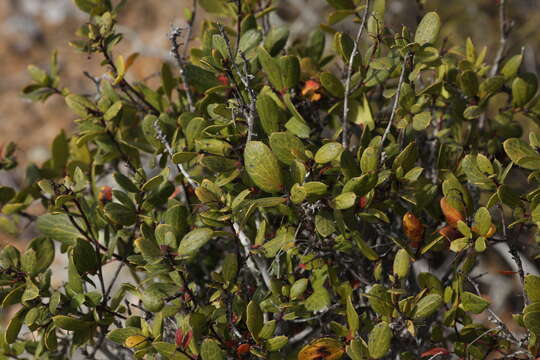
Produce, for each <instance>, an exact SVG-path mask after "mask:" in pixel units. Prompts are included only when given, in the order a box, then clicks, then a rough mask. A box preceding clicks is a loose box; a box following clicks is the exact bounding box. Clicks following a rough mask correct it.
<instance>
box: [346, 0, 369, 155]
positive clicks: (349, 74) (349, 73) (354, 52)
mask: <svg viewBox="0 0 540 360" xmlns="http://www.w3.org/2000/svg"><path fill="white" fill-rule="evenodd" d="M368 12H369V0H367V1H366V8H365V9H364V15H362V22H361V23H360V26H359V27H358V32H357V33H356V38H355V40H354V46H353V50H352V53H351V57H350V58H349V64H348V66H347V76H346V80H345V94H344V98H343V131H342V134H341V136H342V138H341V143H342V145H343V147H344V148H345V149H347V148H348V147H349V121H348V120H347V117H348V115H349V93H350V91H351V78H352V72H353V71H352V68H353V63H354V59H355V58H356V55H357V53H358V43H359V42H360V38H361V37H362V33H363V31H364V26H365V24H366V19H367V15H368Z"/></svg>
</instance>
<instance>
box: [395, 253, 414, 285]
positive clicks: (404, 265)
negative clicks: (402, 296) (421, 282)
mask: <svg viewBox="0 0 540 360" xmlns="http://www.w3.org/2000/svg"><path fill="white" fill-rule="evenodd" d="M410 267H411V257H410V256H409V253H408V252H407V250H405V249H399V250H398V252H397V253H396V256H395V257H394V274H396V275H397V277H398V278H399V279H405V278H406V277H407V275H408V274H409V269H410Z"/></svg>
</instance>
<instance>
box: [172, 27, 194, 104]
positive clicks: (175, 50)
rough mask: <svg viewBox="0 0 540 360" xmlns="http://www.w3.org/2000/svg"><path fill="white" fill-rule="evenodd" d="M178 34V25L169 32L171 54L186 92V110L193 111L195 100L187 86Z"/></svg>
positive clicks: (179, 32) (179, 30)
mask: <svg viewBox="0 0 540 360" xmlns="http://www.w3.org/2000/svg"><path fill="white" fill-rule="evenodd" d="M180 35H182V29H181V28H179V27H175V28H173V29H172V31H171V32H170V33H169V40H170V42H171V45H172V46H171V54H172V56H173V57H174V59H175V60H176V65H177V66H178V70H179V72H180V77H181V78H182V83H183V84H184V91H185V92H186V99H187V102H188V110H189V112H194V111H195V102H194V101H193V94H191V89H190V88H189V82H188V80H187V76H186V63H185V61H184V58H183V57H182V56H181V55H180V42H179V41H178V38H179V37H180ZM186 46H187V44H186Z"/></svg>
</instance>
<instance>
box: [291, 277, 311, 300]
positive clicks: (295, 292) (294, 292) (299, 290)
mask: <svg viewBox="0 0 540 360" xmlns="http://www.w3.org/2000/svg"><path fill="white" fill-rule="evenodd" d="M308 284H309V280H308V279H306V278H302V279H298V280H296V281H295V282H294V284H292V286H291V291H290V293H289V297H290V299H291V300H296V299H298V298H299V297H300V296H302V295H303V294H304V292H305V291H306V289H307V286H308Z"/></svg>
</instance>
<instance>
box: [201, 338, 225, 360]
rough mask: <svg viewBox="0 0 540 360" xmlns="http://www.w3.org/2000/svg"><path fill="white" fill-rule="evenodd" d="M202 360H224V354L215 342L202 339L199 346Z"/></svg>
mask: <svg viewBox="0 0 540 360" xmlns="http://www.w3.org/2000/svg"><path fill="white" fill-rule="evenodd" d="M201 357H202V360H225V354H224V353H223V350H221V348H220V347H219V344H218V342H217V341H216V340H213V339H209V338H207V339H204V341H203V343H202V345H201Z"/></svg>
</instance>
